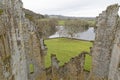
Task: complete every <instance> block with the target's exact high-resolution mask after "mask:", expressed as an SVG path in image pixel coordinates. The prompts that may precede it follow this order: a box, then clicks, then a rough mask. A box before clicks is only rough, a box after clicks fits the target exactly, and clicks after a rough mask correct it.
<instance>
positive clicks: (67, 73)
mask: <svg viewBox="0 0 120 80" xmlns="http://www.w3.org/2000/svg"><path fill="white" fill-rule="evenodd" d="M86 54H88V53H87V52H82V53H81V54H80V55H79V56H76V57H74V58H71V59H70V61H69V62H67V63H65V64H64V65H63V66H60V65H59V61H58V60H57V58H56V55H52V56H51V61H52V62H51V67H49V68H48V69H46V74H47V80H87V77H88V75H89V72H87V71H85V70H84V63H85V55H86Z"/></svg>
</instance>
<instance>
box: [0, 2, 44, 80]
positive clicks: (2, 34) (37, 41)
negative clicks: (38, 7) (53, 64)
mask: <svg viewBox="0 0 120 80" xmlns="http://www.w3.org/2000/svg"><path fill="white" fill-rule="evenodd" d="M1 5H2V6H3V7H2V10H3V13H2V14H1V21H0V30H1V31H0V80H40V79H41V80H46V77H45V76H46V74H45V71H44V69H45V68H44V56H45V54H46V53H45V50H46V48H45V46H44V43H43V39H42V37H40V35H39V32H38V31H37V29H36V25H35V24H33V22H30V21H29V20H28V19H26V18H25V14H24V12H23V8H22V6H23V3H22V2H21V0H2V1H1Z"/></svg>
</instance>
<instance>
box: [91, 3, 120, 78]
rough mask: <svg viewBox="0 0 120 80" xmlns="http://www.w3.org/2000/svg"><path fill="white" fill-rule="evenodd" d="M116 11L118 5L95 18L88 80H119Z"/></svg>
mask: <svg viewBox="0 0 120 80" xmlns="http://www.w3.org/2000/svg"><path fill="white" fill-rule="evenodd" d="M118 10H119V5H118V4H115V5H111V6H109V7H107V10H105V11H103V12H102V13H101V14H100V15H99V16H98V17H97V23H96V37H95V42H94V46H93V48H92V71H91V77H90V78H91V79H90V80H103V79H105V80H119V79H120V78H118V75H119V72H118V65H119V62H120V57H119V56H120V47H119V38H120V37H119V33H120V31H119V28H120V26H119V25H118V23H119V22H118V21H119V16H118ZM119 77H120V75H119Z"/></svg>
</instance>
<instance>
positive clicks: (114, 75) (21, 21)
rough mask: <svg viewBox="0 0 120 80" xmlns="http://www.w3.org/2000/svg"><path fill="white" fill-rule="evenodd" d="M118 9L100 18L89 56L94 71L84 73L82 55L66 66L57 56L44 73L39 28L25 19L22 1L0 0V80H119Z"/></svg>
mask: <svg viewBox="0 0 120 80" xmlns="http://www.w3.org/2000/svg"><path fill="white" fill-rule="evenodd" d="M118 10H119V5H118V4H114V5H111V6H109V7H107V10H105V11H103V12H102V14H100V15H99V16H98V17H97V20H96V21H97V22H96V38H95V41H94V45H93V48H92V49H91V52H90V54H91V55H92V70H91V72H90V75H89V72H86V71H85V70H84V63H85V55H86V54H88V53H87V52H82V53H81V54H80V55H79V56H76V57H74V58H72V59H70V61H69V62H68V63H65V64H64V65H63V66H59V61H58V60H57V58H56V56H55V55H52V56H51V61H52V62H51V64H52V65H51V67H50V68H47V69H46V70H45V66H44V64H45V62H44V57H45V55H46V50H47V49H46V46H45V45H44V40H43V38H42V36H41V34H40V33H39V31H37V29H36V25H35V24H34V23H33V22H31V21H29V20H28V19H26V17H25V13H24V11H23V3H22V2H21V0H0V80H119V79H120V18H119V16H118ZM88 76H89V77H88Z"/></svg>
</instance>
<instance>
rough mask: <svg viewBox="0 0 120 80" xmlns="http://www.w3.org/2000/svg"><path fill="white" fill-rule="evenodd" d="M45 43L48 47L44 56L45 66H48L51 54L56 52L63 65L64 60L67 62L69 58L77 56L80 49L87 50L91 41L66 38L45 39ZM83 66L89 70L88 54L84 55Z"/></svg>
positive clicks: (89, 58)
mask: <svg viewBox="0 0 120 80" xmlns="http://www.w3.org/2000/svg"><path fill="white" fill-rule="evenodd" d="M45 44H46V45H47V47H48V53H47V55H46V57H45V66H46V67H49V66H50V64H51V60H50V56H51V54H56V56H57V58H58V60H59V61H60V65H63V64H64V63H65V62H68V61H69V60H70V58H72V57H75V56H77V55H78V54H80V53H81V52H82V51H87V52H89V51H90V50H89V47H91V46H92V43H91V42H87V41H80V40H75V39H67V38H56V39H48V40H45ZM84 68H85V69H86V70H90V68H91V57H90V56H89V55H87V56H86V60H85V67H84Z"/></svg>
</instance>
